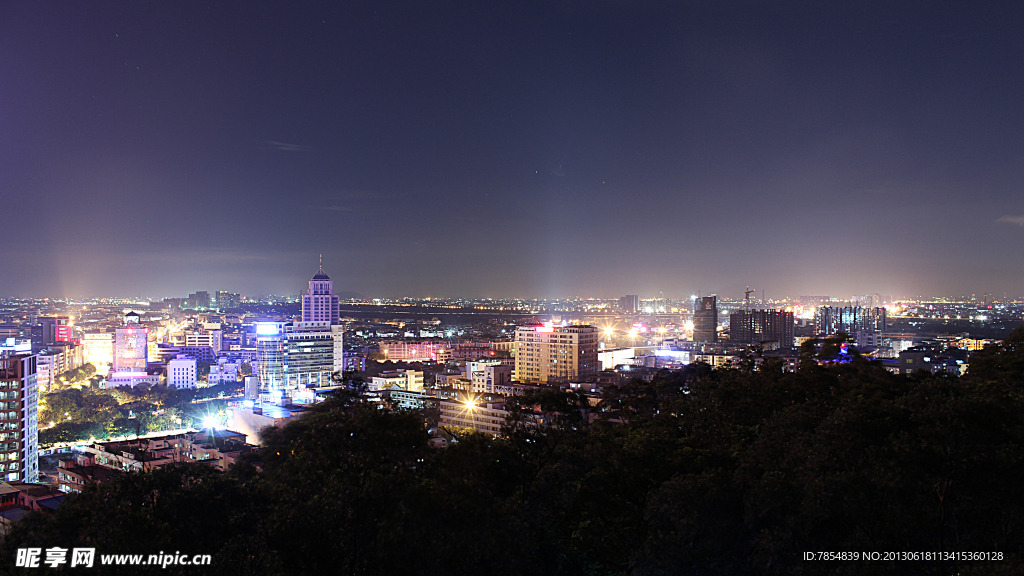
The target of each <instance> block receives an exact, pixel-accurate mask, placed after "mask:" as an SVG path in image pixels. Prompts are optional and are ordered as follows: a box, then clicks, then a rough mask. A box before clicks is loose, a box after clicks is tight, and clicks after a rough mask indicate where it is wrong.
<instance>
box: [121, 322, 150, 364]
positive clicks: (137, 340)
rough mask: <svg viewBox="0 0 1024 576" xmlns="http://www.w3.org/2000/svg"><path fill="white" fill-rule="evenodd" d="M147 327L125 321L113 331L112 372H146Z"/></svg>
mask: <svg viewBox="0 0 1024 576" xmlns="http://www.w3.org/2000/svg"><path fill="white" fill-rule="evenodd" d="M148 346H149V328H145V327H143V326H141V325H139V324H138V323H137V322H127V323H125V325H124V326H123V327H121V328H118V329H117V330H115V331H114V372H142V373H145V372H146V361H147V359H148V357H149V355H148Z"/></svg>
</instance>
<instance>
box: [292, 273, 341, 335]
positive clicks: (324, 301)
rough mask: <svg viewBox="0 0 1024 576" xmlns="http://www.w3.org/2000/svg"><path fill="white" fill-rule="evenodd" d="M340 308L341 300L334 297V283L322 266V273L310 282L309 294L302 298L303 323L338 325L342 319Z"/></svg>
mask: <svg viewBox="0 0 1024 576" xmlns="http://www.w3.org/2000/svg"><path fill="white" fill-rule="evenodd" d="M340 306H341V304H340V301H339V298H338V297H337V296H335V295H334V282H332V281H331V278H330V276H328V275H327V274H325V273H324V267H323V265H322V264H321V265H320V271H319V272H317V273H316V275H314V276H313V278H312V280H310V281H309V292H308V293H307V294H305V295H303V296H302V321H303V322H329V323H331V324H337V323H338V321H339V319H340V318H341V311H340Z"/></svg>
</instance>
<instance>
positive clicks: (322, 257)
mask: <svg viewBox="0 0 1024 576" xmlns="http://www.w3.org/2000/svg"><path fill="white" fill-rule="evenodd" d="M323 272H324V255H323V254H321V255H320V273H321V274H323Z"/></svg>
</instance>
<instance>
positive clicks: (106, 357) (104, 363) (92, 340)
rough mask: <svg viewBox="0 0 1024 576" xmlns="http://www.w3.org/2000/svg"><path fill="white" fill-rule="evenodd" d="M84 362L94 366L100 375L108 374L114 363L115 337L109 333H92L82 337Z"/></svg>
mask: <svg viewBox="0 0 1024 576" xmlns="http://www.w3.org/2000/svg"><path fill="white" fill-rule="evenodd" d="M82 360H83V361H85V363H86V364H92V365H93V366H95V367H96V371H97V372H99V373H103V372H106V370H107V368H108V367H109V366H110V365H111V364H113V363H114V335H113V334H111V333H109V332H92V333H86V334H84V335H83V336H82Z"/></svg>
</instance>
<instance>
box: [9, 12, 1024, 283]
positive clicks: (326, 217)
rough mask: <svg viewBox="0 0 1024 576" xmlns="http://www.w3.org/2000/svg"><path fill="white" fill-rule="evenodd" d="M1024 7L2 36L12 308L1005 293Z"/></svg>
mask: <svg viewBox="0 0 1024 576" xmlns="http://www.w3.org/2000/svg"><path fill="white" fill-rule="evenodd" d="M1022 24H1024V7H1021V6H1019V5H1010V6H1002V7H997V6H936V5H933V4H931V3H906V4H899V5H890V3H861V4H858V5H856V6H845V7H835V6H823V5H820V4H817V3H806V4H799V3H792V4H791V3H785V4H766V3H752V2H751V3H746V2H740V3H733V4H728V5H725V4H717V3H708V4H704V3H692V4H685V5H675V4H672V5H669V4H662V3H657V2H640V3H618V2H598V3H579V2H560V3H543V2H536V3H531V2H527V3H516V4H509V5H492V6H487V7H481V6H480V5H478V4H471V3H453V4H447V5H445V6H444V7H441V8H438V7H434V6H405V5H402V4H377V5H369V4H350V5H346V6H333V5H326V6H316V5H304V6H292V5H285V4H267V5H260V6H252V5H248V4H240V3H239V4H231V3H228V4H220V5H216V6H212V5H208V4H201V3H176V4H167V5H139V4H137V3H132V2H105V3H103V5H102V6H99V7H97V6H88V5H75V4H68V5H39V4H37V3H29V2H11V3H6V4H5V5H4V6H3V7H0V38H2V40H0V42H2V45H3V51H2V53H3V55H4V56H3V61H4V64H5V69H6V70H7V73H6V74H5V76H6V79H7V82H6V83H5V86H4V88H3V92H2V93H3V97H4V102H5V105H4V106H3V108H2V109H0V126H2V127H3V135H4V137H3V138H2V139H0V171H2V172H3V174H4V175H5V178H4V179H3V181H2V182H0V197H2V198H3V199H4V201H5V232H6V234H5V238H4V243H5V257H6V258H5V259H6V262H5V270H6V271H9V272H5V273H4V274H2V275H0V297H30V296H49V297H83V296H91V297H99V296H123V297H130V296H133V295H155V296H173V295H184V294H187V293H189V292H192V291H195V290H197V289H205V290H211V291H212V290H229V291H235V292H242V293H247V294H296V293H298V291H299V290H300V289H301V288H302V286H303V284H304V283H305V282H306V281H307V280H308V278H309V276H310V275H311V274H312V273H313V272H315V270H316V267H315V263H316V257H317V254H319V253H323V263H324V268H325V270H327V271H328V273H329V274H330V276H331V278H332V280H334V282H335V286H334V289H335V292H336V293H339V294H341V293H352V292H354V293H359V294H363V295H366V296H368V297H400V296H409V297H417V296H419V297H425V296H433V297H444V296H462V297H494V298H499V297H523V298H525V297H536V298H554V297H568V296H570V295H573V294H581V295H585V294H593V295H602V296H607V297H615V296H618V295H622V294H641V295H650V296H653V295H657V294H659V293H664V294H665V295H666V296H667V297H680V296H682V295H685V294H688V293H697V292H698V291H701V292H703V293H705V294H707V293H713V292H714V293H719V294H723V293H725V294H731V293H732V292H733V291H735V292H737V293H739V292H742V290H741V288H742V287H743V286H746V285H750V286H755V287H757V288H758V289H759V290H760V289H765V290H766V291H767V294H768V296H769V297H771V296H772V295H773V294H774V295H789V296H797V295H799V294H830V295H837V294H846V295H852V294H869V293H876V292H877V293H882V294H892V295H904V296H905V295H910V294H935V295H947V296H955V295H970V294H972V293H973V294H977V295H978V297H979V298H980V297H981V295H982V294H983V293H990V294H995V295H997V296H1002V295H1003V294H1004V293H1005V294H1006V295H1007V296H1009V297H1018V296H1021V294H1020V293H1019V292H1018V288H1017V287H1018V286H1020V285H1021V280H1022V279H1024V275H1022V271H1021V268H1020V266H1019V265H1018V262H1019V260H1018V257H1017V254H1018V253H1019V251H1020V249H1021V246H1022V243H1024V199H1022V197H1021V195H1020V193H1019V192H1020V182H1022V181H1024V139H1022V138H1021V136H1020V135H1021V134H1024V110H1022V109H1021V107H1020V105H1019V103H1020V102H1021V101H1024V72H1022V71H1021V69H1020V67H1019V65H1018V63H1019V61H1020V58H1021V56H1024V38H1022V37H1021V36H1020V34H1019V32H1018V31H1019V29H1020V28H1021V25H1022Z"/></svg>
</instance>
